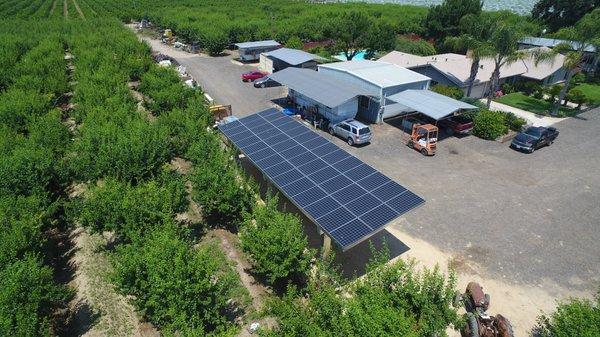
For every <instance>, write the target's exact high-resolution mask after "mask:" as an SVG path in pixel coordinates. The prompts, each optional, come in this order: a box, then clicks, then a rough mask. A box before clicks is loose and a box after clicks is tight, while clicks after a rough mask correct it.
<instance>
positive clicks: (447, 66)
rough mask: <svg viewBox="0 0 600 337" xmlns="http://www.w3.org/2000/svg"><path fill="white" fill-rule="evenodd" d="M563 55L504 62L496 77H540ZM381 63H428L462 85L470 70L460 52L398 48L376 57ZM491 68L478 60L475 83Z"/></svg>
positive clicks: (484, 78)
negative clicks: (549, 59) (422, 53)
mask: <svg viewBox="0 0 600 337" xmlns="http://www.w3.org/2000/svg"><path fill="white" fill-rule="evenodd" d="M564 59H565V58H564V56H563V55H556V57H555V58H554V62H540V63H538V64H537V65H536V64H535V60H534V58H533V56H532V57H529V58H527V59H525V60H523V61H518V62H514V63H511V64H509V65H504V66H502V67H501V68H500V78H507V77H512V76H516V75H521V76H524V77H528V78H532V79H539V80H541V79H544V78H546V77H548V76H550V75H552V74H553V73H554V72H555V71H557V70H558V69H560V67H562V65H563V63H564ZM379 60H380V61H383V62H389V63H394V64H397V65H399V66H402V67H406V68H409V69H414V68H418V67H424V66H430V67H433V68H434V69H436V70H438V71H439V72H440V73H442V74H443V75H444V76H446V77H447V78H448V79H450V80H451V81H452V82H454V83H455V84H456V85H458V86H466V85H467V81H468V80H469V75H470V73H471V62H472V60H471V59H470V58H468V57H467V56H466V55H461V54H452V53H447V54H439V55H432V56H418V55H412V54H407V53H402V52H398V51H392V52H390V53H388V54H387V55H385V56H383V57H381V58H380V59H379ZM493 71H494V61H493V60H491V59H482V60H481V61H480V62H479V70H478V71H477V76H476V77H475V84H478V83H484V82H488V81H489V80H490V78H491V77H492V72H493Z"/></svg>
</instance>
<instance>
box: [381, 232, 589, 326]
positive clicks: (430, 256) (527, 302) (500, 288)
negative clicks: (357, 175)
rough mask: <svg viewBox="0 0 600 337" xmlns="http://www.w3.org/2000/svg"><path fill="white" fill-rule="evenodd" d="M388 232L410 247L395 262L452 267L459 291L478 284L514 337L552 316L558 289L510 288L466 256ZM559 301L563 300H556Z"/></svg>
mask: <svg viewBox="0 0 600 337" xmlns="http://www.w3.org/2000/svg"><path fill="white" fill-rule="evenodd" d="M387 231H388V232H389V233H390V234H392V235H394V236H395V237H396V238H398V239H399V240H401V241H402V242H403V243H404V244H406V245H407V246H408V247H410V250H409V251H408V252H407V253H404V254H402V255H400V256H399V257H398V258H411V257H412V258H415V259H416V260H417V261H419V263H420V265H422V266H425V267H428V268H432V267H434V266H435V265H436V264H438V265H439V266H440V268H441V269H442V270H444V271H448V269H449V267H453V268H454V269H455V270H456V272H457V276H458V285H457V288H458V290H461V291H464V289H465V287H466V286H467V283H469V282H470V281H476V282H479V283H480V284H481V285H482V286H483V288H484V290H485V292H486V293H489V294H490V295H491V305H490V310H489V312H490V313H491V314H498V313H500V314H503V315H505V316H506V317H508V319H509V320H510V321H511V323H512V325H513V328H514V332H515V336H529V335H530V333H531V329H532V328H533V327H534V325H535V321H536V318H537V316H538V315H539V314H540V313H541V311H544V312H552V311H554V309H555V307H556V300H557V296H556V295H554V294H552V293H550V290H549V289H557V287H560V286H559V285H557V284H554V283H552V282H550V281H548V280H540V282H539V284H537V285H528V284H511V283H509V282H508V281H505V280H501V279H495V278H490V277H488V276H486V270H485V267H483V266H479V265H476V264H474V263H472V262H469V259H468V257H467V256H465V257H463V256H456V255H452V254H448V253H446V252H444V251H442V250H440V249H438V248H437V247H435V246H433V245H431V244H429V243H428V242H425V241H423V240H420V239H417V238H415V237H412V236H410V235H407V234H406V233H403V232H401V231H400V230H398V229H396V228H395V226H390V227H388V229H387ZM560 293H563V294H565V293H570V294H571V296H576V297H589V294H587V293H583V292H582V293H573V292H572V291H567V290H566V289H563V291H562V292H560ZM558 299H562V298H560V297H559V298H558ZM449 333H450V336H451V337H459V336H460V334H459V333H457V332H456V331H449Z"/></svg>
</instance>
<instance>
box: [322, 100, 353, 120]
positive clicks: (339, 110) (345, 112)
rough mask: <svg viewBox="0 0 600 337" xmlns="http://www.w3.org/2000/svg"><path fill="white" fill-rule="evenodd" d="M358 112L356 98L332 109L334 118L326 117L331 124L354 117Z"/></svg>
mask: <svg viewBox="0 0 600 337" xmlns="http://www.w3.org/2000/svg"><path fill="white" fill-rule="evenodd" d="M357 112H358V98H356V97H355V98H354V99H352V100H350V101H348V102H346V103H344V104H342V105H340V106H338V107H336V108H334V109H333V114H334V116H331V117H327V118H329V120H331V121H332V122H333V123H338V122H341V121H343V120H346V119H350V118H354V117H356V113H357Z"/></svg>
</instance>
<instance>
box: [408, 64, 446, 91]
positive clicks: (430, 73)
mask: <svg viewBox="0 0 600 337" xmlns="http://www.w3.org/2000/svg"><path fill="white" fill-rule="evenodd" d="M410 70H412V71H414V72H416V73H419V74H421V75H425V76H427V77H429V78H431V80H432V81H435V82H437V83H439V84H443V85H448V86H450V85H451V86H456V83H454V82H452V81H450V79H448V77H446V76H444V75H443V74H442V73H440V72H439V70H437V69H435V68H433V67H430V66H423V67H417V68H412V69H410Z"/></svg>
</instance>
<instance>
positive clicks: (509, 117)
mask: <svg viewBox="0 0 600 337" xmlns="http://www.w3.org/2000/svg"><path fill="white" fill-rule="evenodd" d="M504 120H505V124H506V126H507V127H508V128H509V129H511V130H513V131H516V132H521V130H522V129H523V126H524V125H525V124H527V121H526V120H525V119H523V118H521V117H517V116H516V115H515V114H514V113H512V112H507V113H505V114H504Z"/></svg>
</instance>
